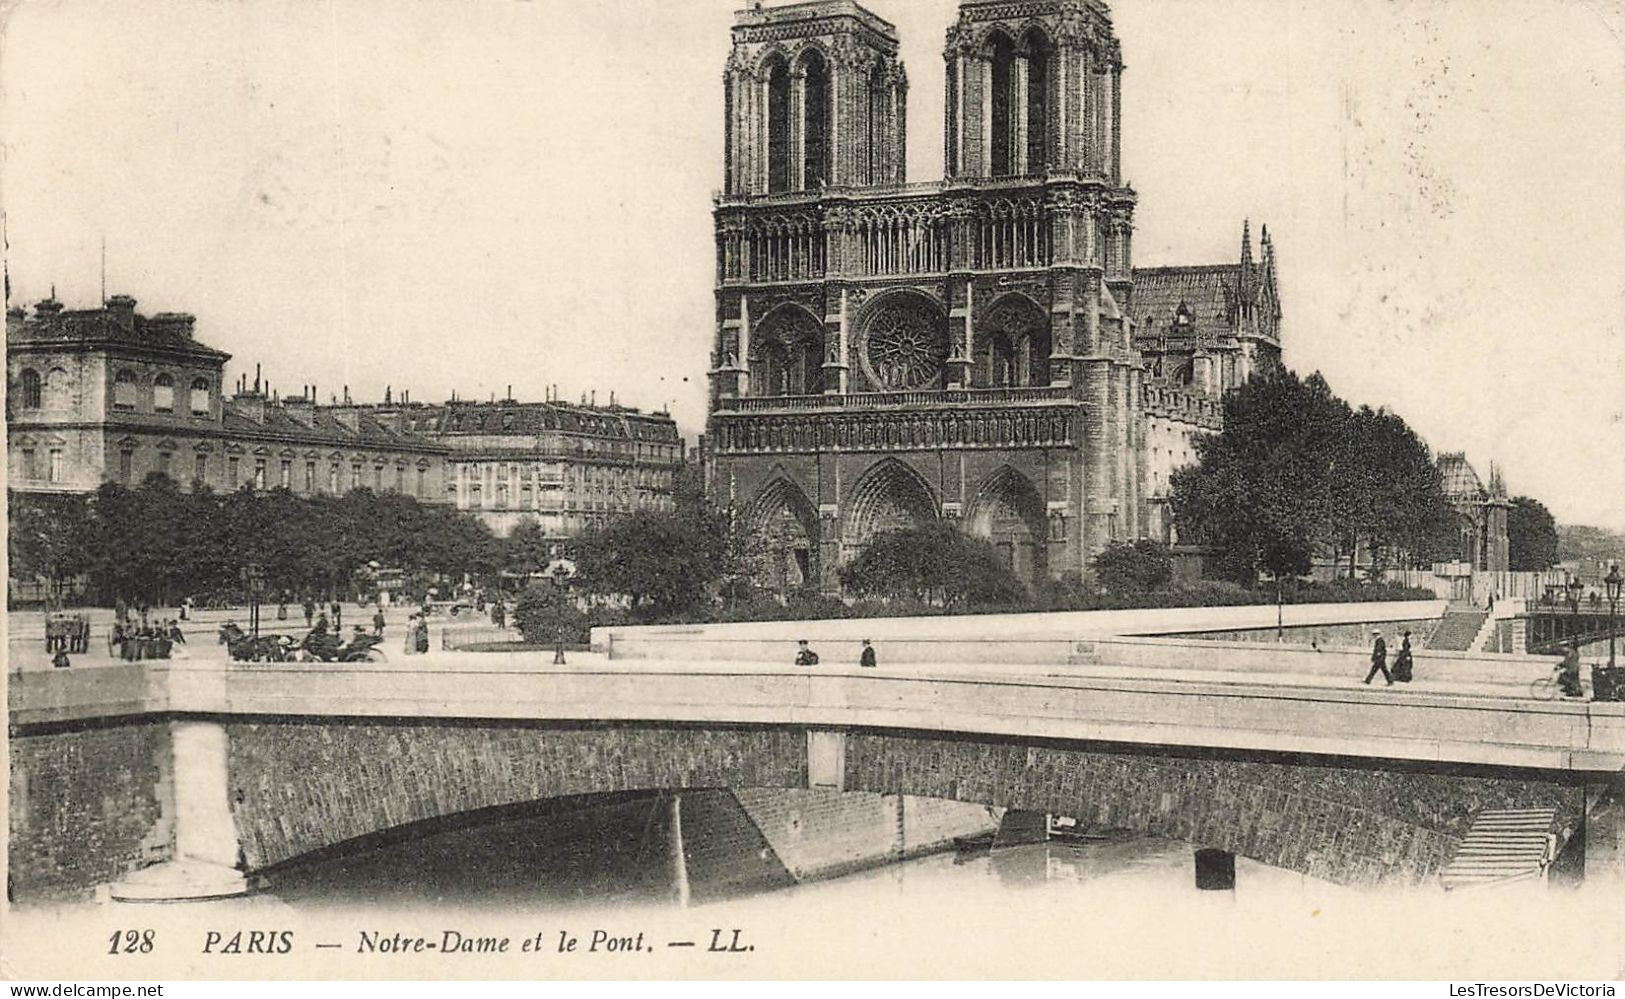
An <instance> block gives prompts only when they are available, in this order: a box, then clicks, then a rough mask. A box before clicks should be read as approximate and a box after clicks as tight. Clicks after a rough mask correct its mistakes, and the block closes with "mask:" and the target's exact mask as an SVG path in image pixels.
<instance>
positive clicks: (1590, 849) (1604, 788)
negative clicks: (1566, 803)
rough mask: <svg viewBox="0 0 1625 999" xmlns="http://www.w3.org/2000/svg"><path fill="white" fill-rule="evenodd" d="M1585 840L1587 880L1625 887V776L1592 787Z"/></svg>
mask: <svg viewBox="0 0 1625 999" xmlns="http://www.w3.org/2000/svg"><path fill="white" fill-rule="evenodd" d="M1577 835H1579V836H1582V837H1583V839H1582V847H1581V849H1582V850H1583V855H1582V858H1581V860H1580V862H1581V863H1582V864H1583V865H1584V870H1585V879H1586V880H1587V881H1594V882H1598V883H1604V884H1606V883H1612V884H1614V885H1616V886H1619V887H1625V773H1616V774H1613V775H1612V776H1611V777H1608V778H1605V779H1603V780H1600V781H1597V782H1595V783H1591V784H1588V785H1587V786H1586V789H1585V817H1584V819H1583V820H1582V825H1581V827H1580V830H1579V832H1578V833H1577Z"/></svg>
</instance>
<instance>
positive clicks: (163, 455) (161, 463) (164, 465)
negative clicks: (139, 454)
mask: <svg viewBox="0 0 1625 999" xmlns="http://www.w3.org/2000/svg"><path fill="white" fill-rule="evenodd" d="M174 457H175V456H174V455H172V454H170V453H169V452H168V451H159V452H158V471H159V472H161V473H163V476H164V478H166V479H167V478H169V477H170V467H171V466H170V462H171V461H172V460H173V459H174Z"/></svg>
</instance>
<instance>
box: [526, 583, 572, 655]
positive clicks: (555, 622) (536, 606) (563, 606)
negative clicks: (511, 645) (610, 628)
mask: <svg viewBox="0 0 1625 999" xmlns="http://www.w3.org/2000/svg"><path fill="white" fill-rule="evenodd" d="M513 620H514V625H515V626H516V627H517V628H518V629H519V634H520V635H521V636H523V637H524V639H525V641H527V642H530V643H532V644H535V645H551V644H553V643H554V642H565V643H568V644H571V645H575V644H579V643H580V642H582V641H584V640H585V637H586V635H587V631H588V629H587V615H586V614H584V613H582V611H581V609H580V608H579V607H577V606H576V604H575V601H574V600H572V599H570V596H569V594H567V593H566V592H565V590H564V587H562V586H559V585H557V584H555V583H531V584H530V585H529V586H526V587H525V589H524V591H523V592H521V593H520V594H519V603H518V604H517V605H516V606H515V607H514V612H513Z"/></svg>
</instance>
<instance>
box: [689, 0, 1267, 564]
mask: <svg viewBox="0 0 1625 999" xmlns="http://www.w3.org/2000/svg"><path fill="white" fill-rule="evenodd" d="M943 58H944V59H945V60H946V62H947V82H946V86H945V87H944V94H943V97H944V108H943V116H944V122H945V126H946V127H945V129H944V134H945V142H944V150H943V154H944V161H945V170H944V177H943V179H942V180H940V181H934V182H930V183H923V184H922V183H914V184H910V183H906V178H905V176H904V161H905V149H906V143H907V134H908V133H907V128H906V121H907V118H906V114H905V108H906V106H907V101H908V77H907V75H906V73H905V72H904V69H903V65H902V63H901V62H900V61H899V59H898V38H897V32H896V29H895V28H894V27H893V26H892V25H891V24H890V23H888V22H887V21H885V20H883V19H881V18H880V17H877V16H876V15H875V14H873V13H871V12H870V11H868V10H865V9H864V8H863V7H861V6H859V5H858V4H857V3H854V2H852V0H814V2H810V3H798V4H792V5H789V6H783V7H772V8H763V7H762V6H761V5H760V4H757V5H756V6H755V7H753V8H752V9H750V10H745V11H741V12H740V13H739V14H738V16H737V19H736V22H735V24H734V27H733V48H732V51H731V52H730V54H729V57H728V62H727V68H726V71H725V73H724V87H725V90H724V94H725V108H726V112H725V113H726V124H727V127H726V133H725V136H726V137H725V140H724V161H725V164H726V167H725V181H724V188H723V190H722V192H721V193H720V195H719V196H718V198H717V201H716V210H715V216H716V240H717V288H716V310H717V311H716V339H715V350H714V352H713V356H712V365H711V372H710V415H709V424H708V435H707V437H708V441H707V476H708V487H709V490H710V494H711V495H712V496H713V497H715V500H716V502H718V503H719V504H724V505H728V506H730V507H731V508H732V509H733V511H734V512H735V514H736V516H738V517H742V518H743V522H744V524H745V526H746V527H747V528H748V529H749V530H750V531H751V532H752V533H753V534H754V535H755V536H756V537H758V538H759V539H761V540H762V541H763V544H764V550H766V551H768V552H770V553H771V557H770V559H769V561H770V563H771V564H772V565H773V569H772V570H771V572H770V575H771V576H772V577H773V578H771V579H769V580H764V582H768V583H770V584H771V585H775V586H778V587H781V588H793V587H798V586H807V585H812V586H817V587H819V588H822V589H824V590H826V591H830V590H834V589H837V588H838V585H839V584H838V580H837V576H836V572H837V570H838V568H839V567H840V565H841V564H842V563H843V562H845V561H846V560H848V559H850V558H852V557H853V556H854V555H855V554H856V553H857V552H858V551H860V550H861V549H862V547H863V545H864V544H865V542H867V541H868V539H870V538H871V537H873V536H874V535H875V534H877V533H878V532H881V531H885V530H889V529H893V528H896V527H899V526H903V525H906V524H910V523H917V522H922V521H932V520H937V519H944V520H948V521H951V522H954V523H957V524H958V525H959V526H960V528H961V529H962V530H965V531H968V532H970V533H972V534H974V535H977V536H979V537H982V538H986V539H988V540H989V541H991V542H992V543H993V544H994V545H995V546H996V547H997V548H998V549H999V550H1000V551H1001V552H1002V553H1003V554H1004V556H1005V558H1006V559H1007V560H1008V561H1009V563H1010V564H1011V565H1012V567H1013V568H1014V569H1015V570H1016V572H1017V574H1018V575H1019V576H1021V577H1023V578H1026V579H1028V580H1035V579H1039V578H1042V577H1043V576H1046V575H1047V576H1056V577H1060V576H1076V575H1078V574H1079V573H1080V572H1081V571H1082V570H1084V569H1085V568H1086V566H1087V565H1088V563H1089V560H1090V558H1091V557H1092V556H1093V555H1094V554H1095V553H1097V552H1099V551H1100V550H1101V549H1102V548H1103V547H1105V546H1106V545H1108V544H1111V543H1113V542H1115V541H1124V540H1129V539H1134V538H1142V537H1154V538H1160V539H1168V537H1169V525H1168V519H1167V516H1166V505H1167V492H1168V479H1169V475H1170V474H1171V473H1172V472H1173V470H1174V469H1176V468H1178V467H1180V466H1181V465H1183V464H1185V463H1186V462H1189V461H1191V460H1192V459H1193V457H1194V455H1193V449H1192V445H1191V441H1192V438H1193V437H1194V436H1195V435H1196V434H1199V433H1203V432H1211V431H1213V430H1215V429H1216V428H1217V427H1218V424H1219V420H1220V418H1221V408H1220V402H1219V400H1220V397H1221V396H1222V394H1223V393H1224V392H1225V391H1226V390H1227V389H1229V388H1231V387H1233V386H1235V385H1237V384H1239V383H1240V382H1242V381H1243V380H1245V379H1246V378H1248V377H1249V376H1250V375H1251V374H1252V373H1253V372H1255V371H1258V370H1260V369H1262V368H1265V367H1267V366H1271V365H1275V364H1278V363H1279V360H1280V352H1281V346H1280V345H1281V340H1280V319H1281V310H1280V305H1279V296H1278V291H1277V287H1276V278H1275V256H1274V250H1273V247H1272V246H1271V243H1270V240H1269V234H1268V232H1267V231H1264V232H1263V233H1262V234H1261V238H1262V243H1261V245H1260V247H1259V252H1258V256H1257V258H1256V259H1255V258H1254V254H1253V247H1252V240H1251V237H1250V235H1249V234H1248V232H1247V230H1246V228H1245V227H1244V228H1243V231H1242V241H1241V255H1240V259H1239V260H1238V261H1237V262H1235V263H1229V264H1220V265H1210V266H1194V267H1158V268H1150V269H1135V267H1134V266H1133V258H1132V245H1133V239H1132V236H1133V220H1134V206H1135V202H1136V200H1137V195H1136V193H1135V191H1134V190H1133V189H1132V188H1130V187H1128V186H1126V185H1125V184H1124V183H1123V180H1122V165H1121V135H1122V128H1123V121H1122V80H1123V60H1122V56H1121V51H1120V48H1119V45H1118V40H1117V37H1116V35H1115V33H1114V31H1113V29H1112V22H1111V15H1110V13H1109V11H1108V10H1107V8H1106V6H1105V4H1104V3H1101V2H1098V0H965V2H962V3H961V4H960V5H959V17H958V20H957V21H956V22H955V23H954V24H953V26H952V27H951V28H949V30H948V39H947V46H946V48H945V49H944V52H943Z"/></svg>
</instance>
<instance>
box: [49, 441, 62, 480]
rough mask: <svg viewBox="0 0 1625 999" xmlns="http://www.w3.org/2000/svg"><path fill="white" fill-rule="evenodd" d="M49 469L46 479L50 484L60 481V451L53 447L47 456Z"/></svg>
mask: <svg viewBox="0 0 1625 999" xmlns="http://www.w3.org/2000/svg"><path fill="white" fill-rule="evenodd" d="M48 460H49V461H50V463H51V464H50V468H48V469H47V473H48V475H47V478H48V480H49V481H51V482H61V481H62V449H61V448H59V447H54V448H52V449H51V454H50V456H49V459H48Z"/></svg>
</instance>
